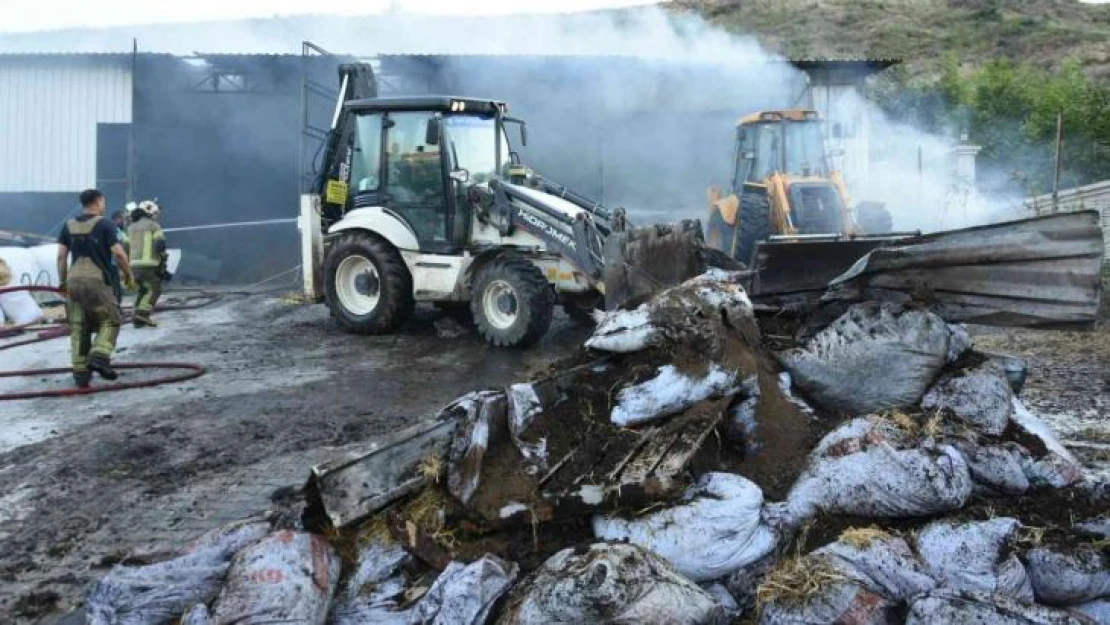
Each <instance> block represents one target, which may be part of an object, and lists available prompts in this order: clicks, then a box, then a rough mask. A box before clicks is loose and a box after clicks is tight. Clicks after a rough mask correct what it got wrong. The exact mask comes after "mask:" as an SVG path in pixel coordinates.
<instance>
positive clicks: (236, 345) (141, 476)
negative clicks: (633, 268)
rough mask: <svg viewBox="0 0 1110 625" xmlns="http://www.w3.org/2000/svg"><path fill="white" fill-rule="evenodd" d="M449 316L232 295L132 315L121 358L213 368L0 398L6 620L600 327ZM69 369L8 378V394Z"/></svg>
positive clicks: (62, 360) (0, 551) (237, 512)
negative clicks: (508, 325)
mask: <svg viewBox="0 0 1110 625" xmlns="http://www.w3.org/2000/svg"><path fill="white" fill-rule="evenodd" d="M438 319H440V316H439V314H438V313H437V312H436V311H434V310H430V309H429V310H427V311H421V313H420V314H419V317H418V319H417V320H416V321H415V322H414V323H413V324H411V326H410V327H409V328H407V329H406V330H405V331H404V332H403V333H401V334H400V335H397V336H391V337H358V336H351V335H348V334H344V333H342V332H341V331H339V329H338V327H337V326H335V325H334V323H333V322H332V321H331V320H330V319H329V318H328V314H327V310H326V309H325V308H324V307H323V306H301V305H294V304H291V303H284V302H282V301H280V300H278V299H275V298H273V297H259V296H254V297H232V298H229V299H226V300H224V301H222V302H219V303H217V304H215V305H213V306H209V307H207V308H203V309H200V310H192V311H183V312H172V313H171V312H167V313H164V314H162V315H161V320H162V326H161V327H160V328H158V329H157V330H154V331H146V330H144V331H139V330H132V329H130V328H125V329H124V332H123V337H122V339H121V342H120V345H121V347H122V348H123V351H122V353H121V354H120V355H119V356H118V357H117V361H119V362H127V361H158V360H160V361H170V360H172V361H182V362H195V363H201V364H204V365H206V366H207V367H208V369H209V371H208V373H207V375H205V376H204V377H202V378H199V379H197V380H194V381H192V382H186V383H183V384H179V385H170V386H162V387H157V388H151V389H142V390H134V391H124V392H117V393H105V394H100V395H91V396H86V397H77V398H72V399H42V400H31V401H20V402H0V622H3V623H11V622H25V623H37V622H38V623H51V622H53V621H54V620H55V619H56V617H57V615H61V614H63V613H65V612H66V611H68V610H69V609H70V608H71V607H72V606H74V605H76V604H77V603H78V602H79V601H80V600H81V598H82V597H83V595H84V593H85V590H86V588H87V585H88V583H89V582H90V581H92V580H94V579H96V578H98V577H100V576H102V575H103V574H104V573H105V572H106V571H107V570H108V568H110V566H111V565H112V564H113V563H115V562H117V561H120V560H121V559H126V558H136V557H137V558H139V559H141V558H142V556H143V554H151V553H157V552H160V551H166V550H171V549H177V548H180V547H181V546H182V545H183V544H185V543H186V542H187V541H188V540H189V539H190V538H192V537H194V536H196V535H197V534H199V533H201V532H203V531H206V530H208V529H210V528H212V527H214V526H217V525H219V524H221V523H223V522H225V521H229V520H234V519H238V518H242V517H243V516H246V515H249V514H251V513H253V512H258V511H263V510H266V509H267V507H268V506H269V505H270V496H271V494H273V493H274V491H276V490H278V489H281V488H283V487H287V486H300V485H301V484H302V483H303V481H304V479H305V478H306V477H307V474H308V468H309V467H310V466H311V465H312V464H314V463H317V462H320V461H322V460H325V459H327V458H329V457H330V456H332V455H333V454H335V453H336V450H337V449H342V448H344V447H345V446H355V445H358V443H359V442H361V441H365V440H367V439H370V438H373V437H375V436H378V435H381V434H385V433H388V432H390V431H392V430H395V429H397V428H400V427H402V426H405V425H408V424H410V423H411V422H412V421H414V420H416V419H418V418H421V417H424V416H428V415H430V414H431V413H433V412H434V411H435V410H436V409H438V408H440V407H441V406H442V405H444V404H445V403H447V402H448V401H450V400H452V399H454V398H455V397H457V396H458V395H461V394H463V393H465V392H467V391H470V390H472V389H475V388H481V387H485V386H498V385H504V384H506V383H508V382H510V381H515V380H519V379H522V378H524V377H525V376H526V375H527V374H528V372H529V371H530V370H533V369H538V368H542V367H543V366H544V365H545V364H546V363H549V362H550V361H552V360H555V359H557V358H560V357H563V356H565V355H567V353H569V352H571V351H573V350H574V349H576V347H577V346H578V345H580V344H581V341H582V339H583V338H584V336H585V334H586V332H585V331H583V330H582V329H580V328H578V327H575V326H574V325H573V324H572V323H571V322H570V321H569V320H567V319H566V318H564V317H560V316H557V317H556V322H555V324H554V325H553V327H552V331H551V332H550V333H549V334H548V335H547V336H546V337H545V339H544V341H543V342H542V343H541V344H540V345H539V346H538V347H535V348H532V349H530V350H528V351H511V350H497V349H492V348H489V347H487V346H486V345H485V344H484V343H483V342H482V341H481V340H480V339H479V338H477V337H476V336H475V335H473V334H472V333H467V334H465V335H463V336H459V337H455V338H449V339H447V338H440V336H439V335H438V334H437V330H436V327H435V323H436V321H437V320H438ZM441 323H442V322H441ZM67 349H68V342H67V341H66V340H64V339H63V340H55V341H50V342H47V343H39V344H37V345H34V346H26V347H19V348H16V349H13V350H7V351H0V362H2V365H0V369H4V370H11V369H23V368H36V367H47V366H52V367H58V366H65V365H66V361H67V358H68V355H67ZM139 375H140V374H132V375H131V379H137V378H138V377H139ZM147 375H148V374H147ZM69 384H70V381H69V380H68V379H67V378H66V377H64V376H60V377H51V378H40V379H31V380H26V381H18V382H12V381H0V393H2V392H6V391H14V390H25V389H29V388H50V387H59V388H60V387H65V386H68V385H69Z"/></svg>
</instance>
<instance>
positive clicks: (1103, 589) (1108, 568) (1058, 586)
mask: <svg viewBox="0 0 1110 625" xmlns="http://www.w3.org/2000/svg"><path fill="white" fill-rule="evenodd" d="M1024 560H1025V569H1026V570H1027V571H1028V572H1029V581H1030V582H1032V584H1033V595H1034V596H1035V597H1036V598H1037V602H1038V603H1047V604H1049V605H1060V606H1066V605H1074V604H1078V603H1087V602H1089V601H1094V600H1095V599H1101V598H1104V597H1105V598H1110V559H1108V558H1107V557H1106V556H1105V555H1104V554H1103V553H1102V552H1101V551H1099V550H1098V549H1096V548H1093V547H1091V548H1082V547H1081V548H1076V549H1073V550H1069V551H1067V552H1065V551H1063V550H1057V549H1050V548H1047V547H1034V548H1033V549H1030V550H1029V552H1028V553H1026V554H1025V558H1024Z"/></svg>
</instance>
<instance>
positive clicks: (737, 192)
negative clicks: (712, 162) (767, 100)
mask: <svg viewBox="0 0 1110 625" xmlns="http://www.w3.org/2000/svg"><path fill="white" fill-rule="evenodd" d="M823 123H824V122H823V120H822V119H821V117H820V115H819V114H818V113H817V111H812V110H804V109H788V110H778V111H762V112H757V113H753V114H751V115H747V116H745V117H743V118H741V119H740V121H739V123H738V124H737V135H736V151H735V160H734V162H733V177H732V183H731V186H730V189H729V193H728V194H727V195H725V194H723V193H722V192H721V191H720V190H719V189H718V188H716V187H713V188H711V189H709V192H708V200H709V217H708V219H707V220H706V221H707V223H706V239H707V242H708V244H709V246H710V247H712V248H715V249H717V250H720V251H722V252H725V253H726V254H727V255H728V256H729V257H731V258H733V259H734V260H737V261H740V262H742V263H744V264H746V265H748V267H749V268H751V269H754V270H757V271H758V279H757V281H756V284H755V285H754V289H755V291H756V293H755V294H757V295H760V294H783V293H792V292H798V291H807V290H813V289H823V288H824V287H825V286H826V285H827V283H828V281H829V280H831V279H832V278H834V277H836V276H837V275H839V274H840V273H842V272H843V271H845V270H847V269H848V268H849V267H850V266H851V265H852V263H853V262H855V261H856V259H858V258H859V257H861V256H863V255H864V254H866V253H867V252H869V251H871V250H872V249H874V248H876V247H878V246H880V245H882V244H883V243H886V242H889V241H891V240H892V239H897V238H900V237H901V236H904V235H897V234H894V233H891V218H890V213H889V212H888V211H887V210H886V208H885V207H883V206H882V205H881V204H876V203H861V204H860V205H857V206H855V207H853V206H852V204H851V201H850V199H849V196H848V190H847V188H846V187H845V185H844V179H843V178H842V177H841V174H840V172H838V171H836V170H834V169H833V168H832V167H831V166H830V164H829V159H828V157H827V154H826V151H825V141H824V132H823V127H822V125H823Z"/></svg>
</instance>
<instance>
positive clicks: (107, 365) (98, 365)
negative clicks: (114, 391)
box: [89, 354, 119, 380]
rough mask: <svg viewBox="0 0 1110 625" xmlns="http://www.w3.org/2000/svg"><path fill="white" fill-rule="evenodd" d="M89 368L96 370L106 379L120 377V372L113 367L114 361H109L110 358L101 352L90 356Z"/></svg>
mask: <svg viewBox="0 0 1110 625" xmlns="http://www.w3.org/2000/svg"><path fill="white" fill-rule="evenodd" d="M89 369H90V370H92V371H95V372H96V373H97V374H99V375H100V377H102V378H104V379H105V380H115V379H116V378H118V377H119V373H117V372H116V370H115V369H113V368H112V363H111V362H109V361H108V358H107V357H106V356H101V355H99V354H93V355H91V356H89Z"/></svg>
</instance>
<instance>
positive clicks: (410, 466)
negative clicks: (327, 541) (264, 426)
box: [305, 418, 458, 527]
mask: <svg viewBox="0 0 1110 625" xmlns="http://www.w3.org/2000/svg"><path fill="white" fill-rule="evenodd" d="M456 427H458V420H456V419H454V418H450V419H435V420H432V421H425V422H423V423H419V424H417V425H414V426H412V427H409V428H406V429H404V430H401V431H400V432H397V433H396V434H393V435H392V436H388V437H383V438H381V439H377V440H375V441H372V442H370V443H367V445H366V446H365V447H364V448H362V449H359V450H357V451H352V452H348V453H346V454H343V455H342V456H340V457H338V458H335V459H333V460H330V461H328V462H325V463H322V464H319V465H316V466H315V467H312V472H311V474H310V475H309V478H308V485H307V486H306V487H305V490H306V492H307V494H308V501H309V505H310V506H313V507H321V506H322V509H323V510H322V511H323V512H324V513H325V514H326V515H327V518H328V519H329V520H330V521H331V523H332V524H333V525H334V526H335V527H343V526H345V525H348V524H350V523H353V522H355V521H359V520H361V519H363V518H365V517H367V516H369V515H371V514H373V513H374V512H377V511H378V510H381V509H382V508H385V507H386V506H388V505H389V504H391V503H393V502H394V501H396V500H397V499H399V498H401V497H403V496H405V495H407V494H409V493H412V492H415V491H416V490H417V489H419V488H421V487H422V486H424V484H425V483H426V482H427V480H428V476H426V475H421V474H420V472H419V465H420V463H421V462H422V461H424V460H425V459H428V458H442V456H443V455H444V454H446V453H447V446H448V444H449V443H450V442H451V437H452V436H453V435H454V433H455V428H456Z"/></svg>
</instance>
